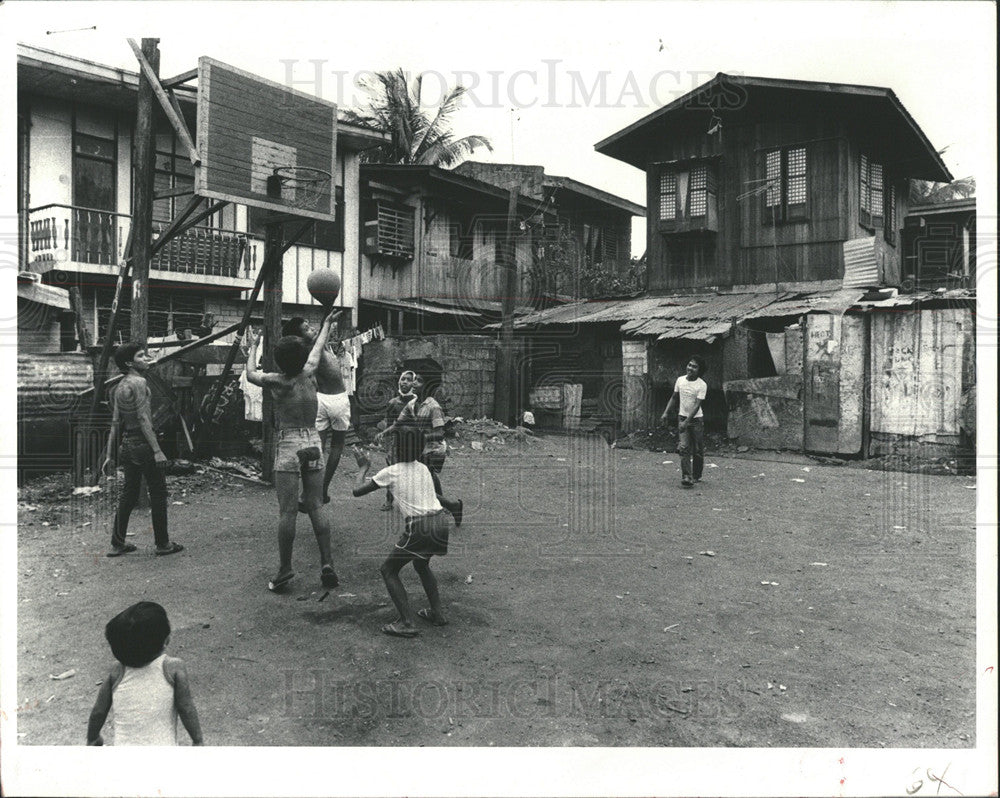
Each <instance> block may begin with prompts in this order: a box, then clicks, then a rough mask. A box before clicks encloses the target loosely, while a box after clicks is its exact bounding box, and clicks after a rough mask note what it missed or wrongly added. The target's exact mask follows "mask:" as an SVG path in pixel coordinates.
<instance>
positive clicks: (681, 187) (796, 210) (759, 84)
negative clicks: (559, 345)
mask: <svg viewBox="0 0 1000 798" xmlns="http://www.w3.org/2000/svg"><path fill="white" fill-rule="evenodd" d="M595 149H596V150H597V151H598V152H601V153H603V154H605V155H608V156H610V157H613V158H617V159H619V160H622V161H624V162H626V163H629V164H631V165H633V166H635V167H636V168H638V169H641V170H642V171H643V172H644V173H645V175H646V187H647V206H648V208H649V209H650V212H649V220H648V225H647V280H648V282H647V286H646V288H647V293H646V296H644V297H642V298H639V299H634V300H623V301H621V302H618V303H614V304H608V303H601V304H600V305H597V304H595V303H583V304H579V305H575V306H566V307H562V308H553V309H551V310H548V311H543V312H541V313H538V314H535V315H533V316H529V317H525V318H523V319H521V320H519V322H518V326H519V327H521V328H523V329H524V330H525V332H526V334H530V331H531V330H534V331H535V332H536V333H542V334H544V333H546V332H547V331H550V330H556V329H567V325H575V326H576V329H577V330H580V331H583V334H586V330H587V328H589V329H590V330H596V329H603V330H604V333H603V334H602V335H603V337H604V338H605V339H606V338H607V335H608V334H609V333H610V332H613V333H615V334H617V336H618V340H619V341H620V343H621V347H622V357H623V362H624V366H623V372H622V376H621V380H622V387H621V390H620V391H619V392H618V393H619V395H620V396H621V397H622V399H621V404H620V406H619V408H618V411H619V418H620V421H621V423H622V425H623V426H624V427H625V428H637V427H652V426H653V425H654V423H655V420H656V418H657V417H658V415H659V413H660V412H661V411H662V408H663V407H664V405H665V404H666V401H667V399H668V398H669V397H668V395H667V394H668V390H669V386H670V385H672V382H673V379H674V378H675V377H676V376H677V375H678V374H680V373H681V372H682V371H683V363H684V361H685V360H686V359H687V358H688V357H689V356H690V355H691V354H693V353H700V354H702V355H703V356H705V357H706V358H707V360H708V362H709V373H708V375H707V381H708V383H709V387H710V394H709V399H708V401H707V402H706V413H708V415H709V423H710V424H711V422H712V421H713V420H714V421H715V422H716V429H726V425H725V422H726V420H727V416H728V421H729V429H728V431H729V434H730V435H733V436H736V437H746V438H747V439H748V440H749V441H750V442H752V443H756V444H758V445H774V446H780V447H789V448H806V449H809V450H815V451H827V452H839V453H844V454H848V453H850V454H857V453H868V452H872V451H879V450H885V449H887V448H891V447H892V446H894V445H895V444H896V443H898V442H900V441H913V440H916V441H919V442H920V443H922V444H929V445H932V446H933V445H939V444H940V445H943V446H945V447H947V446H949V445H951V444H953V443H955V442H956V441H957V440H958V437H959V432H960V431H959V427H958V421H957V417H958V406H959V403H960V401H961V397H962V395H963V394H964V393H965V392H966V391H967V388H968V384H969V382H970V380H974V377H971V376H970V371H969V368H968V358H967V357H964V356H963V354H962V353H963V352H967V351H968V350H969V348H970V341H971V336H972V316H971V309H970V302H971V300H969V299H968V296H967V295H965V294H963V296H962V297H961V301H959V302H958V304H957V305H956V301H955V299H954V298H953V297H946V298H943V297H942V296H941V295H940V294H934V295H930V294H928V295H915V294H910V295H906V296H899V297H896V296H895V294H896V293H897V290H898V288H900V287H903V277H904V269H905V260H904V258H905V255H904V249H903V242H902V237H901V231H902V226H903V218H904V216H905V215H906V211H907V208H906V203H907V197H908V187H909V180H910V179H923V180H929V181H937V182H946V181H950V180H951V174H950V173H949V171H948V169H947V168H946V166H945V165H944V163H943V161H942V159H941V157H940V155H939V154H938V153H937V152H936V151H935V149H934V147H933V146H932V145H931V143H930V142H929V141H928V140H927V137H926V136H925V135H924V134H923V132H922V131H921V130H920V128H919V126H918V125H917V123H916V122H915V121H914V120H913V118H912V117H911V116H910V115H909V114H908V113H907V111H906V109H905V108H904V107H903V105H902V103H901V102H900V101H899V99H898V98H897V97H896V95H895V94H894V93H893V92H892V90H891V89H887V88H879V87H870V86H856V85H844V84H834V83H813V82H805V81H795V80H784V79H771V78H755V77H746V76H737V75H727V74H722V73H720V74H719V75H717V76H716V77H715V78H713V79H712V80H711V81H709V82H708V83H706V84H704V85H703V86H701V87H699V88H698V89H696V90H694V91H692V92H690V93H688V94H686V95H684V96H683V97H680V98H678V99H677V100H675V101H674V102H672V103H670V104H669V105H666V106H664V107H662V108H660V109H658V110H656V111H654V112H653V113H651V114H649V115H647V116H646V117H644V118H643V119H640V120H639V121H637V122H635V123H634V124H632V125H630V126H629V127H627V128H625V129H624V130H621V131H619V132H617V133H615V134H613V135H611V136H609V137H607V138H606V139H604V140H603V141H601V142H599V143H598V144H596V145H595ZM876 289H888V290H885V291H882V292H878V291H877V290H876ZM873 290H876V291H875V292H874V293H873ZM865 300H868V302H867V304H865V302H864V301H865ZM859 303H861V304H859ZM880 303H881V305H882V306H891V307H880ZM941 305H945V306H941ZM902 308H908V309H909V310H910V311H911V312H908V313H900V312H899V311H900V310H901V309H902ZM883 309H884V310H890V309H891V310H892V311H893V312H892V313H883V312H880V311H882V310H883ZM904 318H905V319H906V321H903V319H904ZM921 342H923V346H921ZM554 360H556V361H557V360H558V357H556V358H554ZM547 377H548V378H550V379H551V377H552V375H546V374H541V375H535V379H536V380H544V379H546V378H547ZM768 380H770V382H768ZM942 384H944V385H945V386H946V388H945V389H944V390H942V391H939V392H938V393H937V394H935V393H934V388H933V387H932V386H941V385H942ZM724 388H725V389H726V390H725V392H724V390H723V389H724ZM914 391H916V395H919V396H924V397H925V398H926V399H927V400H928V401H926V402H924V404H923V405H922V406H921V407H920V408H917V407H915V406H914V402H915V401H916V400H914V399H912V398H907V397H912V396H913V395H914V393H913V392H914ZM727 394H728V398H727ZM935 396H937V397H938V398H933V397H935ZM734 397H735V398H734ZM734 404H735V405H737V406H738V407H734ZM730 410H738V411H739V412H737V413H736V414H735V417H734V415H733V413H730V412H729V411H730ZM918 411H919V412H918Z"/></svg>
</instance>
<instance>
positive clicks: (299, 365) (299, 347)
mask: <svg viewBox="0 0 1000 798" xmlns="http://www.w3.org/2000/svg"><path fill="white" fill-rule="evenodd" d="M308 359H309V347H308V346H307V345H306V343H305V341H303V340H302V339H301V338H299V337H298V336H297V335H285V336H283V337H281V338H279V339H278V343H276V344H275V345H274V365H276V366H277V367H278V368H279V369H281V373H282V374H284V375H285V376H286V377H294V376H296V375H297V374H301V373H302V369H303V367H304V366H305V365H306V361H307V360H308Z"/></svg>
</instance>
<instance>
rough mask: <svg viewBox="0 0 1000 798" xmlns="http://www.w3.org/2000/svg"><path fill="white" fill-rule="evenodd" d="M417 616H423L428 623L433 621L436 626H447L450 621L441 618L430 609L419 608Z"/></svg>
mask: <svg viewBox="0 0 1000 798" xmlns="http://www.w3.org/2000/svg"><path fill="white" fill-rule="evenodd" d="M417 617H418V618H423V619H424V620H425V621H427V623H432V624H434V625H435V626H447V625H448V622H447V621H446V620H444V619H442V618H439V617H438V616H437V615H435V614H434V613H433V612H431V611H430V610H429V609H422V610H417Z"/></svg>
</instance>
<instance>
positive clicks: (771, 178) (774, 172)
mask: <svg viewBox="0 0 1000 798" xmlns="http://www.w3.org/2000/svg"><path fill="white" fill-rule="evenodd" d="M766 158H767V166H766V170H765V173H764V179H765V180H766V181H767V190H766V191H765V193H764V207H766V208H778V207H780V206H781V150H771V151H770V152H769V153H767V156H766Z"/></svg>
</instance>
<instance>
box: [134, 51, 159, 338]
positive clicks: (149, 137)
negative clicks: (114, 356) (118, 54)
mask: <svg viewBox="0 0 1000 798" xmlns="http://www.w3.org/2000/svg"><path fill="white" fill-rule="evenodd" d="M129 43H130V44H131V45H133V50H135V51H136V57H137V58H138V59H139V63H140V65H142V66H143V69H142V71H141V72H140V74H139V97H138V105H137V109H136V117H135V142H134V153H135V163H134V174H135V178H134V180H135V185H134V192H133V201H132V210H133V213H132V234H133V252H132V254H133V259H132V340H133V341H136V342H138V343H140V344H142V345H143V346H145V344H146V338H147V337H148V335H149V259H150V257H151V246H152V238H153V167H154V160H155V157H156V148H155V142H154V138H155V133H154V129H153V108H154V102H155V96H154V94H153V84H154V83H155V84H156V85H157V87H159V77H158V74H159V70H160V48H159V43H160V40H159V39H143V40H142V51H141V52H140V51H138V49H137V48H136V47H135V43H134V42H132V41H131V40H130V42H129Z"/></svg>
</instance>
